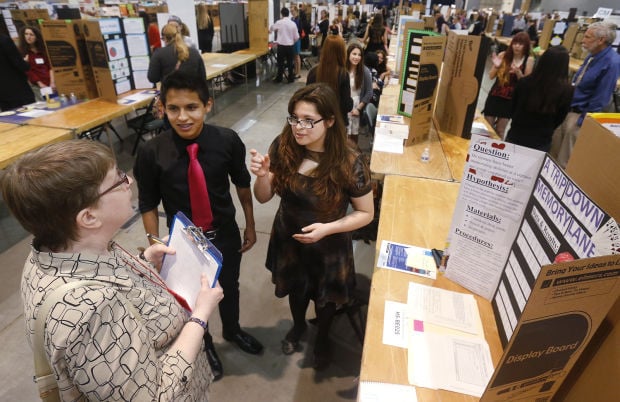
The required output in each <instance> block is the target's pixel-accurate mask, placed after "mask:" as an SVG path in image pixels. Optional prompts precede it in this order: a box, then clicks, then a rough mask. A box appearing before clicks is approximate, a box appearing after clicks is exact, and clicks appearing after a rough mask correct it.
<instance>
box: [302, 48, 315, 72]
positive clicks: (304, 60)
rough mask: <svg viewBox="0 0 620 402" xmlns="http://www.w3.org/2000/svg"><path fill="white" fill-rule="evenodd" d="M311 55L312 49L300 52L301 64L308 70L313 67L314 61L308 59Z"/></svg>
mask: <svg viewBox="0 0 620 402" xmlns="http://www.w3.org/2000/svg"><path fill="white" fill-rule="evenodd" d="M309 57H312V51H310V50H302V51H301V52H299V58H300V59H301V65H302V66H303V67H305V68H306V70H308V71H309V70H310V69H311V68H312V63H310V61H309V60H308V58H309Z"/></svg>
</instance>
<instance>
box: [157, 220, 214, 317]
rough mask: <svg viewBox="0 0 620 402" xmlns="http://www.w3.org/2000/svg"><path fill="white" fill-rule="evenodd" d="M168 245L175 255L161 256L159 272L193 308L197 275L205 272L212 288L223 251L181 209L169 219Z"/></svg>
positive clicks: (196, 290) (197, 281)
mask: <svg viewBox="0 0 620 402" xmlns="http://www.w3.org/2000/svg"><path fill="white" fill-rule="evenodd" d="M168 246H170V247H172V248H174V249H175V250H176V254H166V255H165V256H164V261H163V263H162V267H161V272H160V275H161V277H162V278H163V279H164V281H165V282H166V285H167V286H168V287H169V288H170V289H171V290H172V291H173V292H174V293H176V294H177V295H178V296H180V297H181V298H183V299H184V300H185V301H186V302H187V305H188V306H191V307H193V306H194V305H195V304H196V297H198V293H199V292H200V274H201V273H203V272H204V273H205V274H206V275H207V278H208V279H209V284H210V286H211V287H214V286H215V284H216V283H217V279H218V277H219V276H220V271H221V269H222V260H223V257H222V253H221V252H220V250H218V249H217V248H216V247H215V246H214V245H213V243H211V242H210V241H209V239H207V238H206V237H205V236H204V234H203V233H202V229H200V228H199V227H197V226H195V225H194V224H193V223H192V222H191V221H190V220H189V219H188V218H187V216H185V214H184V213H183V212H177V213H176V215H175V216H174V219H173V220H172V229H171V231H170V239H169V240H168Z"/></svg>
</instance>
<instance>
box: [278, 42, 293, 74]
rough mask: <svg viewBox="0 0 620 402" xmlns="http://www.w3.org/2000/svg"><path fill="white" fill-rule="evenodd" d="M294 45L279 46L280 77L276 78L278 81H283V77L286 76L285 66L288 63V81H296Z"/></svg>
mask: <svg viewBox="0 0 620 402" xmlns="http://www.w3.org/2000/svg"><path fill="white" fill-rule="evenodd" d="M294 47H295V46H294V45H293V46H284V45H278V53H277V54H276V55H277V58H278V75H277V76H276V81H281V80H282V75H283V74H284V64H285V63H288V81H289V82H293V81H294V80H295V65H294V60H293V59H294V56H295V52H294Z"/></svg>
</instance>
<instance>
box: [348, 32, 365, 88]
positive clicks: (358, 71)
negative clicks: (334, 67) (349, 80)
mask: <svg viewBox="0 0 620 402" xmlns="http://www.w3.org/2000/svg"><path fill="white" fill-rule="evenodd" d="M355 49H359V51H360V54H361V56H362V58H361V60H360V62H359V63H357V65H356V66H355V89H358V88H361V87H362V82H363V81H364V48H363V47H362V44H361V43H359V42H352V43H350V44H349V46H348V47H347V71H351V67H352V64H351V61H350V60H349V58H350V57H351V53H353V51H354V50H355Z"/></svg>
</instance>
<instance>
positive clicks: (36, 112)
mask: <svg viewBox="0 0 620 402" xmlns="http://www.w3.org/2000/svg"><path fill="white" fill-rule="evenodd" d="M52 113H54V111H52V110H40V109H33V110H29V111H27V112H23V113H19V115H20V116H24V117H41V116H47V115H48V114H52Z"/></svg>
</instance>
